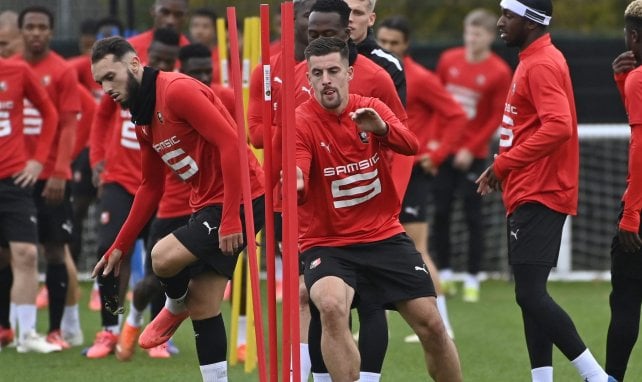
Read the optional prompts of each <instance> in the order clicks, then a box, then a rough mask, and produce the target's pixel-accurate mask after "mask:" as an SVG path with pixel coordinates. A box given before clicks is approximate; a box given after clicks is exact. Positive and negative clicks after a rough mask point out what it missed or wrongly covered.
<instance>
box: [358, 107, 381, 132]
mask: <svg viewBox="0 0 642 382" xmlns="http://www.w3.org/2000/svg"><path fill="white" fill-rule="evenodd" d="M350 118H352V120H353V121H354V123H356V125H357V128H358V129H359V130H361V131H365V132H368V133H373V134H375V135H385V134H386V133H387V132H388V125H386V123H385V122H384V121H383V119H381V117H380V116H379V114H378V113H377V112H376V111H375V110H374V109H372V108H369V107H362V108H360V109H357V110H355V111H353V112H351V113H350Z"/></svg>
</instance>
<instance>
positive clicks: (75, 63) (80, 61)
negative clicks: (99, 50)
mask: <svg viewBox="0 0 642 382" xmlns="http://www.w3.org/2000/svg"><path fill="white" fill-rule="evenodd" d="M67 62H69V65H71V66H72V67H73V68H74V69H76V74H77V75H78V82H80V84H81V85H82V86H84V87H85V89H87V90H89V92H91V95H92V96H93V97H94V100H95V101H96V103H99V102H100V97H102V95H103V94H105V92H104V91H103V88H102V87H101V86H100V85H98V83H97V82H96V81H94V75H93V74H92V73H91V57H90V56H88V55H86V54H83V55H82V56H77V57H72V58H70V59H68V60H67Z"/></svg>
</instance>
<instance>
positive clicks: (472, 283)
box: [464, 273, 479, 289]
mask: <svg viewBox="0 0 642 382" xmlns="http://www.w3.org/2000/svg"><path fill="white" fill-rule="evenodd" d="M464 287H465V288H475V289H479V279H478V278H477V275H473V274H472V273H466V280H465V281H464Z"/></svg>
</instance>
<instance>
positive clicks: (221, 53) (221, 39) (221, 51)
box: [216, 18, 230, 87]
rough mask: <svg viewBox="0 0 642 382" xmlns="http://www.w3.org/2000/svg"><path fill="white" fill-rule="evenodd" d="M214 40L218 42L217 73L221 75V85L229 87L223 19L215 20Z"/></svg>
mask: <svg viewBox="0 0 642 382" xmlns="http://www.w3.org/2000/svg"><path fill="white" fill-rule="evenodd" d="M216 38H217V41H218V57H219V69H220V71H219V73H221V85H223V86H225V87H230V71H229V70H230V68H229V65H228V62H229V61H228V57H227V29H226V28H225V19H224V18H218V19H216Z"/></svg>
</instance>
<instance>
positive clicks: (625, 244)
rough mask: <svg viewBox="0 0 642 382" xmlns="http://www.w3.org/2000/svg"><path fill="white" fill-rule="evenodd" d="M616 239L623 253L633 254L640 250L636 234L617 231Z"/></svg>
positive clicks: (638, 236)
mask: <svg viewBox="0 0 642 382" xmlns="http://www.w3.org/2000/svg"><path fill="white" fill-rule="evenodd" d="M617 237H618V240H619V241H620V245H621V246H622V248H623V249H624V251H625V252H629V253H635V252H637V251H639V250H640V248H642V240H641V239H640V235H638V233H637V232H629V231H626V230H623V229H618V231H617Z"/></svg>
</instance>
